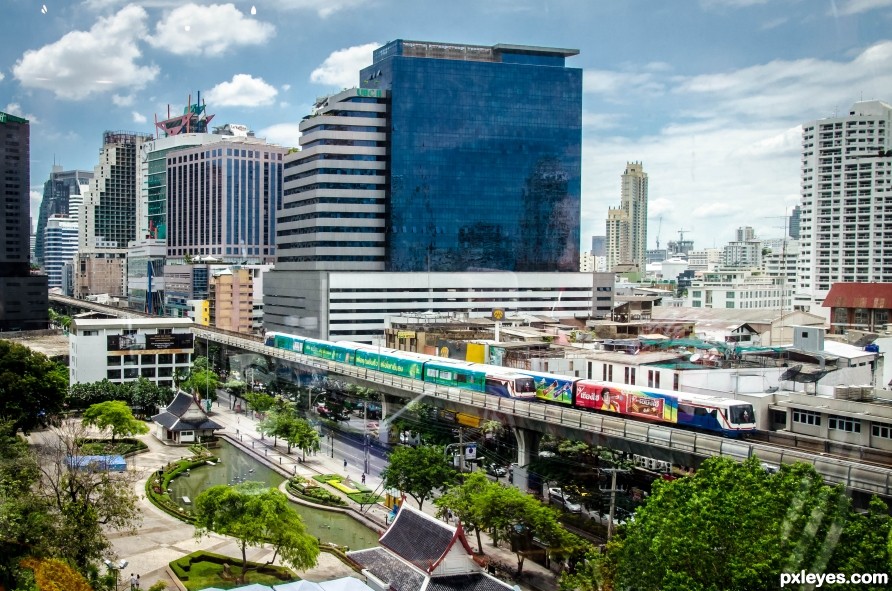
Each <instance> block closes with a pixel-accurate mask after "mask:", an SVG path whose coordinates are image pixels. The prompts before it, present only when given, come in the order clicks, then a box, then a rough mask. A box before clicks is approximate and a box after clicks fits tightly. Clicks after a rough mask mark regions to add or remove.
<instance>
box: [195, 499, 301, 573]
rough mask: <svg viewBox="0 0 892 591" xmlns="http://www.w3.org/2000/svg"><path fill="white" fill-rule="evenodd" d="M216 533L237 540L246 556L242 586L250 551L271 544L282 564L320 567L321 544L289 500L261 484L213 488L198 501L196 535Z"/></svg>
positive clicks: (243, 563)
mask: <svg viewBox="0 0 892 591" xmlns="http://www.w3.org/2000/svg"><path fill="white" fill-rule="evenodd" d="M211 531H213V532H216V533H218V534H223V535H227V536H231V537H233V538H235V540H236V543H237V544H238V547H239V549H240V550H241V552H242V575H241V580H240V582H241V583H244V582H245V571H246V569H247V568H248V557H247V549H248V547H256V546H260V545H262V544H270V545H271V546H272V547H273V548H274V550H275V552H274V555H273V557H272V560H270V563H272V562H273V561H274V560H275V559H276V556H278V555H279V554H281V556H282V561H283V562H285V563H286V564H288V565H290V566H292V567H293V568H295V569H297V570H304V569H307V568H310V567H313V566H315V565H316V559H317V557H318V555H319V544H318V542H317V540H316V538H315V537H313V536H311V535H310V534H308V533H307V531H306V527H305V526H304V523H303V520H302V519H301V517H300V515H299V514H298V513H297V511H296V510H295V509H294V508H293V507H292V506H291V504H290V503H289V502H288V499H287V497H285V495H284V494H282V493H281V492H279V491H278V490H276V489H274V488H265V487H264V485H263V484H262V483H260V482H245V483H243V484H239V485H236V486H227V485H219V486H212V487H210V488H208V489H206V490H205V491H204V492H202V493H201V494H199V495H198V497H197V498H196V499H195V535H196V536H197V537H201V536H203V535H205V534H207V533H208V532H211Z"/></svg>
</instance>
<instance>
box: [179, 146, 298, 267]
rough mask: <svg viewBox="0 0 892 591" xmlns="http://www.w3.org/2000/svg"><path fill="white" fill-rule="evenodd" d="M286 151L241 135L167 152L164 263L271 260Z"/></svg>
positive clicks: (280, 201) (253, 262)
mask: <svg viewBox="0 0 892 591" xmlns="http://www.w3.org/2000/svg"><path fill="white" fill-rule="evenodd" d="M287 152H288V148H284V147H282V146H275V145H272V144H267V143H266V142H265V141H264V140H262V139H258V138H254V137H248V136H244V137H235V138H232V141H227V142H225V144H224V143H215V144H213V145H210V146H195V147H192V148H184V149H181V150H177V151H176V152H172V153H169V154H168V156H167V179H168V186H167V205H168V211H167V224H168V227H167V256H168V259H175V260H177V261H185V260H186V259H187V257H188V258H197V257H213V258H214V259H216V261H217V262H223V263H234V264H246V263H252V264H259V263H263V262H272V260H273V259H274V257H275V254H276V245H275V237H276V211H277V210H278V209H279V207H280V206H281V203H282V191H283V188H282V158H283V156H284V155H285V154H286V153H287Z"/></svg>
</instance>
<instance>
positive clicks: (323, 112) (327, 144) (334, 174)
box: [276, 88, 397, 271]
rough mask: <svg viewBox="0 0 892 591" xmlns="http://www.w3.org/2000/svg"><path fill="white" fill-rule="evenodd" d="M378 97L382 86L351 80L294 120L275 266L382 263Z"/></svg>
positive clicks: (380, 266) (382, 125) (381, 109)
mask: <svg viewBox="0 0 892 591" xmlns="http://www.w3.org/2000/svg"><path fill="white" fill-rule="evenodd" d="M385 101H386V92H385V91H381V90H368V89H357V88H351V89H349V90H344V91H342V92H339V93H338V94H335V95H333V96H329V97H323V98H320V99H319V100H318V101H317V102H316V105H315V106H314V107H313V112H312V114H310V115H308V116H307V117H305V118H304V120H303V121H301V123H300V131H301V134H302V135H301V137H300V145H301V151H300V152H294V153H292V154H288V155H287V156H286V157H285V185H284V186H285V195H284V199H283V207H282V208H281V209H280V210H279V211H278V214H277V225H276V235H277V236H276V249H277V252H276V254H277V258H276V270H277V271H283V270H286V271H317V270H328V271H383V270H384V262H385V254H386V253H385V229H384V223H385V207H386V206H385V203H386V200H385V197H386V195H385V186H386V170H385V169H386V167H387V162H386V155H387V147H386V145H385V139H386V134H385V129H386V125H387V119H386V117H387V105H386V103H385ZM394 182H397V181H396V180H394Z"/></svg>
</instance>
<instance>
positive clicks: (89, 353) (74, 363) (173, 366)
mask: <svg viewBox="0 0 892 591" xmlns="http://www.w3.org/2000/svg"><path fill="white" fill-rule="evenodd" d="M69 351H70V363H69V379H70V381H71V383H72V384H76V383H92V382H99V381H102V380H104V379H108V380H109V381H111V382H114V383H123V382H132V381H136V380H137V379H139V378H140V377H144V378H146V379H148V380H150V381H152V382H155V383H156V384H158V385H159V386H166V387H168V388H172V387H173V375H174V373H175V372H176V371H177V370H182V371H185V370H188V369H189V368H190V366H191V365H192V353H193V352H194V341H193V336H192V321H191V320H189V319H188V318H102V319H97V318H75V319H74V320H72V321H71V337H70V346H69Z"/></svg>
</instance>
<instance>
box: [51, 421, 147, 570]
mask: <svg viewBox="0 0 892 591" xmlns="http://www.w3.org/2000/svg"><path fill="white" fill-rule="evenodd" d="M85 436H86V430H85V428H84V426H83V424H82V423H81V422H78V421H65V422H64V423H62V426H61V427H60V428H58V429H54V430H53V431H52V433H51V434H48V435H47V437H46V439H45V443H44V445H42V446H41V447H40V455H39V458H38V462H37V464H38V466H39V468H40V472H41V478H40V479H39V481H38V485H37V486H36V488H35V489H34V493H35V497H36V499H38V501H39V502H41V503H43V505H44V507H45V508H46V515H47V521H48V522H49V523H50V528H51V529H50V533H49V534H48V535H46V536H45V537H44V538H43V539H42V540H41V546H40V552H41V554H40V555H46V556H55V557H57V558H61V559H64V560H67V561H69V562H70V563H71V564H73V565H74V566H75V567H76V568H77V569H78V570H79V571H80V572H81V573H83V574H85V575H89V574H90V573H91V572H93V571H95V569H96V566H97V565H98V562H99V560H101V559H102V558H103V557H104V556H105V555H106V553H107V552H108V549H109V547H110V544H109V541H108V533H109V531H111V530H118V531H121V530H128V531H133V530H134V528H135V527H136V525H137V524H138V523H139V521H140V513H139V511H138V509H137V497H136V494H135V493H134V484H135V481H136V479H137V477H138V475H137V473H136V472H134V471H129V470H128V471H125V472H112V471H109V470H102V469H83V468H81V467H80V463H79V458H80V457H81V451H80V447H79V445H80V442H81V441H82V440H83V439H84V437H85ZM88 578H92V577H90V576H88Z"/></svg>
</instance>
